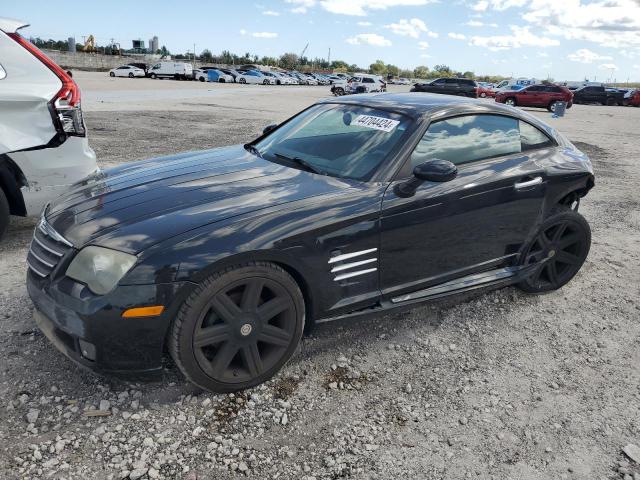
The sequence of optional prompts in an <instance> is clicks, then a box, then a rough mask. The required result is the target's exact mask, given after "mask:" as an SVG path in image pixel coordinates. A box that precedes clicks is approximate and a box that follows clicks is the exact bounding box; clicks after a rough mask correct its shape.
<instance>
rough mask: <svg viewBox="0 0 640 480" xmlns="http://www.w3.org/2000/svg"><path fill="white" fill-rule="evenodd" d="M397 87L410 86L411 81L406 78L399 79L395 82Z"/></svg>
mask: <svg viewBox="0 0 640 480" xmlns="http://www.w3.org/2000/svg"><path fill="white" fill-rule="evenodd" d="M395 83H396V84H397V85H411V80H409V79H408V78H404V77H400V78H399V79H397V80H396V81H395Z"/></svg>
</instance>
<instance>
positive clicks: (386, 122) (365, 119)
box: [351, 115, 400, 132]
mask: <svg viewBox="0 0 640 480" xmlns="http://www.w3.org/2000/svg"><path fill="white" fill-rule="evenodd" d="M399 123H400V121H399V120H391V119H389V118H384V117H375V116H373V115H358V116H357V117H356V119H355V120H354V121H353V122H352V123H351V124H352V125H357V126H358V127H365V128H373V129H374V130H382V131H383V132H390V131H392V130H393V129H394V128H396V127H397V126H398V124H399Z"/></svg>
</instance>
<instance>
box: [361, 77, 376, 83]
mask: <svg viewBox="0 0 640 480" xmlns="http://www.w3.org/2000/svg"><path fill="white" fill-rule="evenodd" d="M363 83H374V81H373V78H364V79H363Z"/></svg>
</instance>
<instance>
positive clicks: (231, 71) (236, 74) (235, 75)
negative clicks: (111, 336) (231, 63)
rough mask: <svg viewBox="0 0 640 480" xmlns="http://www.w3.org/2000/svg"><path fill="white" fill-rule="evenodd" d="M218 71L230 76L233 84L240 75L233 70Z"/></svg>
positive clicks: (222, 69) (223, 69)
mask: <svg viewBox="0 0 640 480" xmlns="http://www.w3.org/2000/svg"><path fill="white" fill-rule="evenodd" d="M220 71H221V72H224V73H226V74H227V75H231V76H232V77H233V81H234V82H237V81H238V77H239V76H240V75H241V73H240V72H239V71H237V70H235V69H233V68H221V69H220Z"/></svg>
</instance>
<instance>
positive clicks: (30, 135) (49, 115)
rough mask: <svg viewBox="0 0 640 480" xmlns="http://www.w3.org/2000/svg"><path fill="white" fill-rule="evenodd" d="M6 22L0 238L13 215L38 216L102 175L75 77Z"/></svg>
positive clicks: (2, 26)
mask: <svg viewBox="0 0 640 480" xmlns="http://www.w3.org/2000/svg"><path fill="white" fill-rule="evenodd" d="M26 26H27V24H26V23H25V22H21V21H18V20H12V19H5V18H0V52H2V55H1V56H0V57H1V58H0V61H1V62H2V63H1V64H0V105H1V107H0V237H2V236H3V234H4V233H5V231H6V228H7V226H8V224H9V216H10V215H16V216H21V217H24V216H37V215H39V214H40V212H41V210H42V207H43V206H44V205H46V204H47V203H48V202H50V201H51V200H53V199H54V198H55V197H57V196H58V195H60V194H61V193H62V192H64V191H66V190H67V189H68V188H69V187H70V186H71V185H72V184H75V183H76V182H79V181H80V180H82V179H84V178H85V177H86V176H87V175H89V174H92V173H94V172H96V171H97V170H98V166H97V164H96V155H95V153H94V152H93V150H92V149H91V148H90V147H89V142H88V141H87V130H86V127H85V124H84V119H83V116H82V108H81V106H80V89H79V88H78V85H76V83H75V82H74V81H73V79H72V78H71V77H70V76H69V74H68V73H67V72H66V71H64V70H63V69H62V68H60V67H59V66H58V65H57V64H56V63H55V62H54V61H53V60H51V59H50V58H49V57H47V56H46V55H45V54H44V53H42V52H41V51H40V50H38V48H36V47H35V46H34V45H33V44H32V43H31V42H29V41H28V40H27V39H25V38H23V37H22V36H20V34H19V33H18V31H19V30H20V29H21V28H24V27H26Z"/></svg>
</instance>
